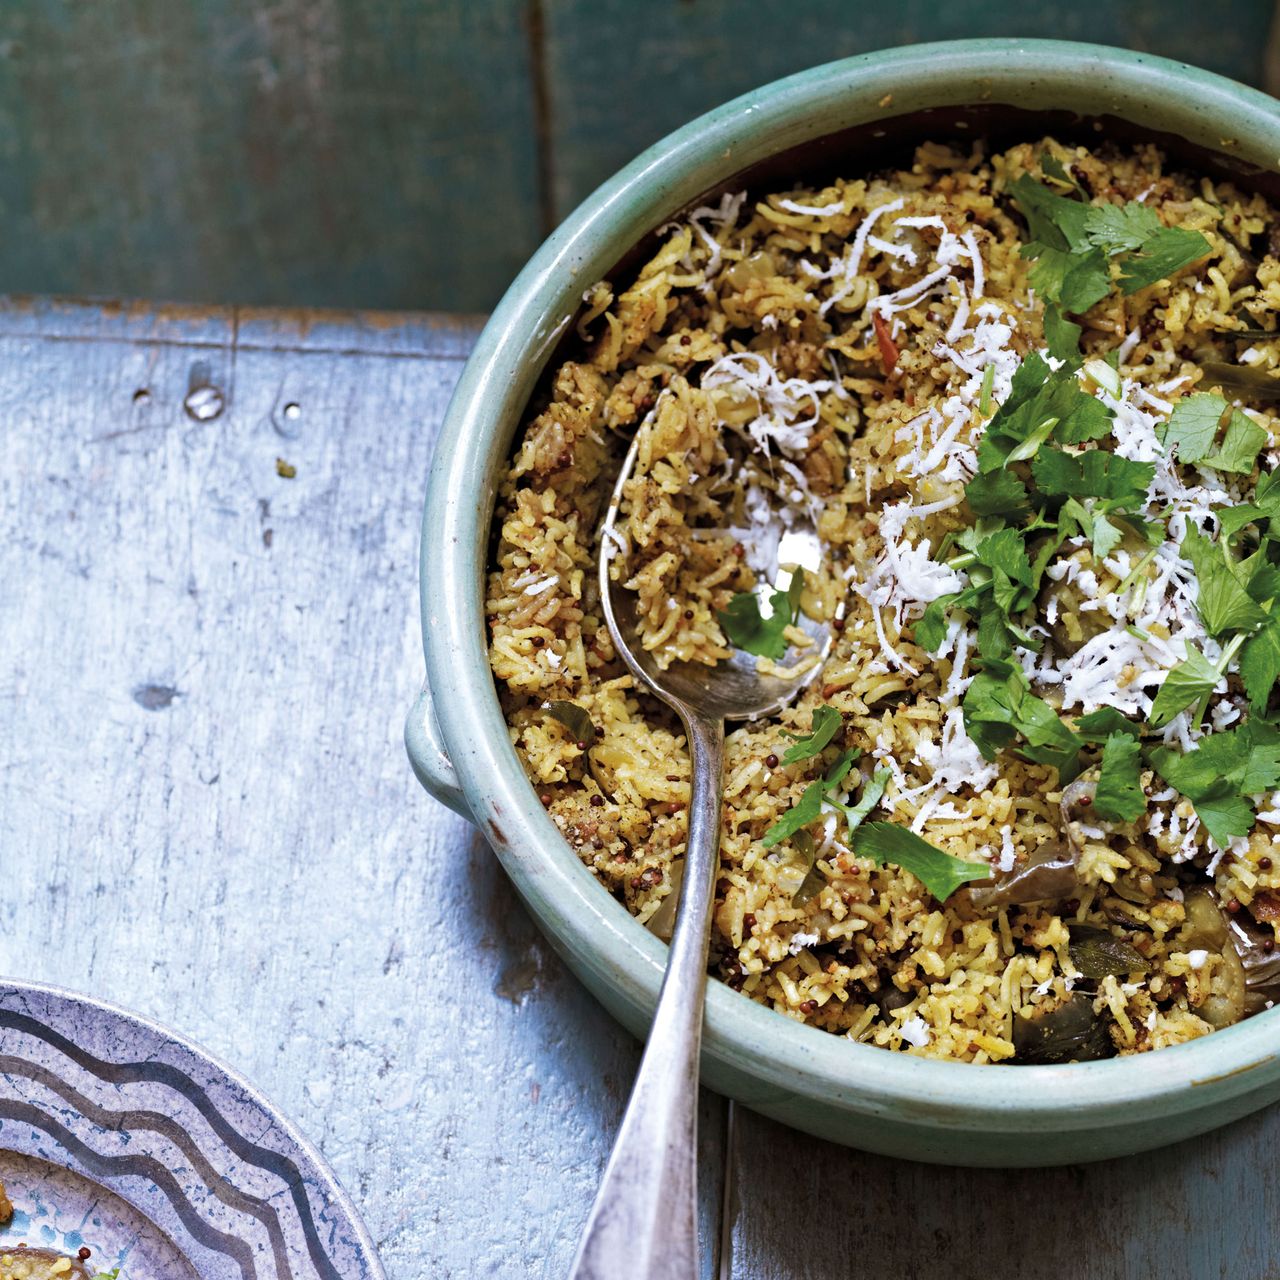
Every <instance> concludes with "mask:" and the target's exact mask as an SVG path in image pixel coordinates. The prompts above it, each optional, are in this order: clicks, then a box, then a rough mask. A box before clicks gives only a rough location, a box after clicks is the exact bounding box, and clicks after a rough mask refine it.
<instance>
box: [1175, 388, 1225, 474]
mask: <svg viewBox="0 0 1280 1280" xmlns="http://www.w3.org/2000/svg"><path fill="white" fill-rule="evenodd" d="M1226 412H1227V402H1226V401H1225V400H1224V399H1223V398H1222V397H1221V396H1218V395H1214V394H1213V393H1212V392H1210V391H1197V392H1196V393H1195V394H1194V395H1190V396H1183V398H1182V399H1181V400H1179V401H1178V403H1177V404H1175V405H1174V406H1173V412H1172V413H1171V414H1170V415H1169V421H1168V422H1166V423H1165V425H1164V427H1163V429H1162V430H1161V432H1160V443H1161V444H1163V445H1164V447H1165V448H1166V449H1171V448H1173V447H1174V446H1175V445H1176V446H1177V449H1178V460H1179V461H1180V462H1200V461H1202V460H1203V459H1204V458H1207V457H1208V456H1209V455H1210V454H1211V453H1212V452H1213V445H1214V441H1215V440H1217V438H1218V426H1219V424H1220V423H1221V421H1222V416H1223V414H1225V413H1226Z"/></svg>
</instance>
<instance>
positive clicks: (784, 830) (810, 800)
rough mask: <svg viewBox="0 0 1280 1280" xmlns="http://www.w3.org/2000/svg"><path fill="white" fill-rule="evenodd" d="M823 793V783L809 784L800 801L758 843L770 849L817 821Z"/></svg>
mask: <svg viewBox="0 0 1280 1280" xmlns="http://www.w3.org/2000/svg"><path fill="white" fill-rule="evenodd" d="M825 792H826V786H825V784H824V783H822V782H811V783H809V785H808V786H807V787H805V789H804V794H803V795H801V797H800V799H799V800H797V801H796V802H795V804H793V805H792V806H791V808H790V809H788V810H787V811H786V813H784V814H783V815H782V817H780V818H779V819H778V820H777V822H775V823H774V824H773V826H771V827H770V828H769V830H768V831H766V832H765V833H764V835H762V836H761V837H760V843H761V844H762V845H763V846H764V847H765V848H766V849H772V848H773V846H774V845H775V844H777V843H779V841H782V840H786V839H788V838H789V837H791V836H794V835H795V834H796V832H797V831H799V830H801V829H802V828H804V827H807V826H808V825H809V823H811V822H815V821H817V818H818V815H819V814H820V813H821V812H822V797H823V795H824V793H825Z"/></svg>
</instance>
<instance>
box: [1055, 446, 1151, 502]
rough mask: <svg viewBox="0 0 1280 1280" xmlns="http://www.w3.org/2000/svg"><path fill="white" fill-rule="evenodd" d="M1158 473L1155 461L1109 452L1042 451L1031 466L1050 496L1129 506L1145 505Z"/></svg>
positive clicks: (1091, 450)
mask: <svg viewBox="0 0 1280 1280" xmlns="http://www.w3.org/2000/svg"><path fill="white" fill-rule="evenodd" d="M1155 472H1156V468H1155V463H1154V462H1134V461H1132V460H1131V459H1129V458H1122V457H1120V455H1119V454H1116V453H1108V452H1107V451H1106V450H1105V449H1090V450H1088V451H1087V452H1085V453H1080V454H1070V453H1064V452H1063V451H1062V450H1061V449H1042V450H1041V451H1040V452H1039V454H1037V455H1036V457H1035V459H1034V461H1033V462H1032V463H1031V474H1032V476H1033V478H1034V479H1035V482H1036V485H1037V487H1038V488H1039V489H1040V491H1041V492H1042V493H1044V494H1045V495H1046V496H1048V497H1072V498H1101V499H1103V500H1105V501H1106V502H1109V503H1114V504H1115V505H1116V506H1126V507H1139V506H1141V505H1142V503H1143V502H1144V501H1145V499H1146V496H1147V488H1148V486H1149V485H1150V484H1151V481H1152V479H1153V478H1154V476H1155Z"/></svg>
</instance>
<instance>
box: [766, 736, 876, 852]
mask: <svg viewBox="0 0 1280 1280" xmlns="http://www.w3.org/2000/svg"><path fill="white" fill-rule="evenodd" d="M861 754H862V752H861V751H859V750H858V748H857V747H849V748H846V749H845V750H844V751H842V752H841V753H840V755H839V757H838V758H837V759H836V762H835V763H834V764H833V765H832V766H831V768H830V769H829V770H828V771H827V776H826V777H825V778H822V779H821V780H820V781H818V782H811V783H809V785H808V786H807V787H805V789H804V792H803V794H802V795H801V796H800V799H799V800H797V801H796V802H795V804H793V805H792V806H791V808H790V809H788V810H787V811H786V813H784V814H783V815H782V817H780V818H779V819H778V820H777V822H775V823H774V824H773V826H771V827H770V828H769V829H768V831H766V832H765V833H764V835H762V836H761V837H760V843H761V845H762V846H763V847H764V848H766V849H771V848H773V846H774V845H775V844H777V843H778V842H779V841H780V840H786V839H787V838H788V837H789V836H794V835H795V834H796V833H797V832H798V831H800V830H801V829H802V828H803V827H807V826H808V825H809V824H810V823H811V822H814V821H816V820H817V818H818V817H819V815H820V814H821V813H822V802H823V800H825V799H826V798H827V792H828V791H830V790H831V789H832V788H833V787H837V786H839V784H840V783H841V782H843V781H844V778H845V775H846V774H847V773H848V772H849V768H850V766H851V765H852V764H853V762H854V761H855V760H856V759H857V758H858V757H859V756H860V755H861Z"/></svg>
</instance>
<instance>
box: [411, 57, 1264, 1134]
mask: <svg viewBox="0 0 1280 1280" xmlns="http://www.w3.org/2000/svg"><path fill="white" fill-rule="evenodd" d="M979 101H981V102H984V103H986V102H992V103H996V104H1004V105H1010V106H1024V107H1030V108H1032V109H1042V110H1048V109H1063V108H1066V109H1068V110H1072V111H1076V112H1078V113H1080V114H1082V115H1085V116H1095V115H1103V114H1110V115H1115V116H1119V117H1121V118H1123V119H1125V120H1128V121H1131V122H1133V123H1135V124H1137V125H1139V126H1144V127H1148V128H1151V129H1153V130H1162V131H1164V132H1168V133H1175V134H1178V135H1180V136H1181V137H1183V138H1186V139H1187V140H1189V141H1191V142H1193V143H1196V144H1198V145H1201V146H1205V147H1208V148H1210V149H1211V150H1214V151H1217V152H1221V153H1224V154H1227V155H1231V156H1234V157H1235V158H1237V159H1240V160H1243V161H1245V162H1247V163H1251V164H1253V165H1255V166H1257V167H1259V168H1264V169H1272V170H1273V169H1276V168H1277V167H1280V103H1278V102H1277V101H1276V100H1275V99H1273V98H1271V97H1269V96H1267V95H1266V94H1263V93H1261V92H1259V91H1258V90H1254V89H1250V88H1248V87H1246V86H1244V85H1241V84H1238V83H1236V82H1235V81H1232V80H1228V79H1226V78H1225V77H1223V76H1219V75H1216V74H1214V73H1212V72H1208V71H1204V70H1202V69H1200V68H1196V67H1192V66H1188V65H1187V64H1184V63H1179V62H1174V61H1171V60H1169V59H1164V58H1158V57H1155V56H1152V55H1148V54H1145V53H1136V52H1132V51H1129V50H1122V49H1114V48H1110V47H1107V46H1102V45H1091V44H1080V43H1075V42H1068V41H1055V40H1022V39H1000V40H991V39H981V40H958V41H943V42H937V43H933V44H921V45H908V46H903V47H899V48H895V49H888V50H881V51H877V52H873V53H869V54H862V55H859V56H857V57H853V58H847V59H843V60H841V61H838V62H831V63H826V64H823V65H821V66H817V67H814V68H811V69H809V70H806V71H802V72H799V73H797V74H795V75H792V76H788V77H786V78H784V79H781V80H776V81H773V82H772V83H769V84H766V85H764V86H762V87H760V88H758V89H755V90H752V91H751V92H749V93H746V94H743V95H742V96H740V97H738V98H735V99H734V100H732V101H731V102H729V103H727V104H725V105H724V106H721V107H719V108H716V109H715V110H713V111H710V112H708V113H706V114H704V115H702V116H699V117H698V118H696V119H695V120H693V121H692V122H690V123H689V124H687V125H685V126H684V127H683V128H681V129H678V130H676V131H675V132H674V133H671V134H669V135H668V136H667V137H665V138H663V139H662V140H661V141H659V142H657V143H656V144H654V145H653V146H652V147H650V148H649V149H648V150H646V151H645V152H643V153H642V154H641V155H640V156H638V157H637V158H636V159H635V160H634V161H632V162H631V163H630V164H629V165H627V166H626V167H624V168H623V169H622V170H620V171H619V172H618V173H617V174H616V175H615V176H614V177H612V178H611V179H609V180H608V181H607V182H605V183H604V184H603V185H602V186H600V187H599V188H598V189H597V190H596V191H595V192H594V193H593V194H592V195H590V196H589V197H588V198H587V199H586V200H585V201H583V203H582V204H581V205H579V207H578V208H577V209H576V210H575V211H574V213H572V214H571V215H570V216H569V217H568V218H567V219H566V220H565V221H564V222H563V223H562V224H561V226H560V227H559V228H558V229H557V230H556V231H555V232H554V233H553V234H552V235H551V236H550V237H549V238H548V239H547V240H546V241H545V242H544V244H543V245H542V246H541V247H540V248H539V249H538V251H537V252H536V253H535V254H534V256H533V257H532V258H531V259H530V261H529V263H528V265H527V266H526V267H525V268H524V270H523V271H522V272H521V273H520V275H519V276H518V277H517V278H516V280H515V282H514V283H513V284H512V285H511V287H510V288H509V289H508V291H507V293H506V295H505V296H504V297H503V299H502V300H501V302H500V303H499V305H498V306H497V308H496V309H495V310H494V312H493V314H492V316H491V317H490V319H489V321H488V323H487V324H486V325H485V328H484V330H483V331H482V332H481V334H480V336H479V339H478V340H477V343H476V345H475V348H474V349H473V352H472V355H471V357H470V359H469V361H468V363H467V365H466V367H465V369H464V370H463V373H462V375H461V377H460V379H459V381H458V383H457V386H456V388H455V391H454V395H453V398H452V400H451V402H450V406H449V409H448V412H447V414H446V416H445V420H444V423H443V425H442V428H441V432H440V437H439V441H438V444H437V448H436V452H435V457H434V459H433V464H432V469H431V477H430V484H429V489H428V496H427V503H426V508H425V511H424V515H423V526H422V547H421V607H422V627H423V645H424V650H425V654H426V661H427V678H428V684H429V686H430V688H431V693H432V699H433V702H434V704H435V711H436V716H437V719H438V723H439V728H440V731H441V734H442V737H443V739H444V743H445V745H446V748H447V751H448V754H449V756H450V759H451V760H452V762H453V766H454V769H455V771H456V773H457V775H458V778H459V781H460V785H461V788H462V791H463V793H464V795H465V797H466V800H467V803H468V806H469V807H470V809H471V811H472V814H473V816H474V818H475V820H476V822H477V823H478V825H479V826H480V827H481V829H482V830H483V831H484V832H485V834H486V835H487V836H488V838H489V840H490V842H491V843H492V844H493V845H494V847H495V849H496V851H497V852H498V854H499V857H500V858H501V859H502V861H503V863H504V865H505V866H506V868H507V870H508V872H509V874H510V875H511V876H512V878H513V879H514V881H515V883H516V886H517V888H518V889H519V891H520V893H521V894H522V896H523V897H524V898H525V900H526V902H527V903H528V904H529V905H530V907H531V908H532V909H533V911H534V913H535V915H537V916H538V917H539V920H540V923H541V924H542V927H543V928H544V929H545V930H547V931H549V932H550V934H551V936H552V938H553V941H554V942H555V943H556V945H557V946H559V947H560V948H561V949H563V950H564V951H566V952H567V953H568V954H569V956H570V958H571V960H573V961H576V962H578V963H579V964H581V965H583V966H585V967H586V968H587V969H588V970H590V971H593V972H594V973H595V974H596V976H598V977H600V978H601V980H602V981H604V982H606V983H607V984H608V986H609V987H610V989H611V992H612V994H613V996H614V999H615V1007H616V1008H618V1009H619V1010H620V1011H621V1013H622V1016H623V1017H624V1020H625V1021H628V1022H629V1023H630V1025H631V1026H632V1027H633V1029H637V1030H642V1029H643V1028H644V1027H647V1025H648V1021H649V1019H650V1017H651V1015H652V1010H653V1007H654V1004H655V1002H656V999H657V994H658V988H659V985H660V983H661V979H662V974H663V966H664V964H665V951H666V948H665V945H664V944H663V943H661V942H659V940H658V939H657V938H655V937H654V936H653V935H652V934H650V933H649V932H648V930H646V929H645V928H644V927H643V926H642V925H640V924H639V923H637V922H636V921H635V920H634V919H633V918H632V917H631V916H630V914H629V913H628V912H627V911H626V909H625V907H623V906H622V905H621V904H620V903H618V902H617V901H616V900H615V899H614V898H613V897H612V896H611V895H610V894H608V893H605V892H603V891H602V890H601V887H600V885H599V883H598V881H596V879H595V878H594V877H593V876H592V875H591V873H590V872H589V871H588V870H587V868H586V867H585V866H584V865H583V863H582V862H581V861H580V860H579V859H578V857H577V855H576V854H575V853H574V852H573V851H572V849H571V848H570V846H569V845H568V843H567V842H566V841H565V840H564V838H563V836H562V835H561V833H560V831H559V830H558V829H557V828H556V826H555V825H554V823H553V822H552V821H551V819H550V817H549V816H548V814H547V813H546V811H545V810H544V809H543V808H542V806H541V804H540V803H539V802H538V799H537V796H536V794H535V792H534V788H533V786H532V784H531V783H530V782H529V780H528V779H527V778H526V776H525V774H524V772H523V769H522V768H521V766H520V763H519V760H518V757H517V756H516V753H515V751H514V748H513V747H512V745H511V742H510V739H509V737H508V733H507V728H506V724H505V721H504V720H503V718H502V714H501V710H500V708H499V704H498V698H497V693H496V689H495V686H494V682H493V679H492V675H491V673H490V671H489V667H488V661H487V650H486V646H487V641H486V638H485V631H484V618H483V584H484V574H485V563H486V558H487V544H488V537H487V536H486V535H487V531H488V528H489V518H490V515H491V512H492V508H493V501H494V495H495V487H496V482H497V475H498V470H499V468H500V466H501V464H502V463H503V462H505V459H506V457H507V452H508V449H509V445H510V442H511V439H512V437H513V434H514V431H515V429H516V425H517V422H518V420H519V418H520V416H521V414H522V412H523V410H524V407H525V404H526V402H527V400H528V396H529V393H530V391H531V389H532V386H533V384H534V382H535V381H536V378H537V376H538V375H539V374H540V373H541V371H542V369H543V367H544V365H545V363H546V361H547V359H548V358H549V356H550V354H551V352H552V351H553V350H554V348H555V345H556V343H557V341H558V339H559V337H560V336H561V335H562V334H563V332H564V331H565V329H566V328H567V326H568V324H569V323H570V320H571V317H572V315H573V313H574V312H575V310H576V308H577V305H578V301H579V299H580V297H581V294H582V290H583V287H584V286H585V285H588V284H590V283H593V282H594V280H595V279H598V278H599V275H598V274H597V273H599V272H602V271H606V270H608V269H609V268H610V267H611V266H612V265H613V263H614V262H616V261H617V259H618V258H620V257H621V256H622V252H624V251H625V250H626V249H628V248H630V247H631V245H633V244H634V243H636V242H637V241H638V240H639V239H640V238H641V236H642V235H643V234H644V233H646V232H648V231H649V230H651V229H652V228H654V227H656V226H659V225H660V224H661V223H662V222H663V221H665V220H666V218H668V217H669V216H670V215H671V214H672V213H673V212H675V211H677V210H679V209H680V208H682V207H684V206H686V205H687V203H688V202H689V200H691V199H693V198H695V197H696V196H698V195H700V194H702V193H703V192H705V191H707V190H710V189H712V188H713V187H715V186H716V185H717V184H718V183H719V182H722V181H725V180H727V179H729V178H731V177H732V176H733V175H734V173H736V172H738V171H740V170H742V169H745V168H747V167H748V166H750V165H751V164H753V163H755V162H756V161H758V160H760V159H763V158H765V157H767V156H769V155H772V154H775V153H776V152H778V151H779V150H783V149H786V148H787V147H789V146H795V145H798V144H799V143H802V142H805V141H810V140H812V139H814V138H817V137H821V136H824V135H827V134H830V133H833V132H836V131H837V130H838V129H839V128H841V127H847V126H849V125H855V124H863V123H868V122H873V121H875V120H877V119H887V118H890V117H893V116H898V115H902V114H906V113H909V112H911V111H915V110H921V109H927V108H931V107H948V106H959V105H969V104H973V103H975V102H979ZM477 492H478V493H479V495H480V501H479V503H477V501H476V496H475V495H476V494H477ZM1277 1017H1280V1010H1276V1011H1272V1012H1269V1013H1265V1014H1261V1015H1258V1016H1256V1017H1254V1018H1250V1019H1247V1020H1246V1021H1244V1022H1242V1023H1239V1024H1237V1025H1236V1026H1234V1027H1230V1028H1226V1029H1224V1030H1222V1031H1218V1032H1215V1033H1214V1034H1212V1035H1210V1036H1207V1037H1204V1038H1202V1039H1200V1040H1196V1041H1192V1042H1190V1043H1187V1044H1183V1045H1178V1046H1172V1047H1169V1048H1166V1049H1162V1050H1160V1051H1158V1052H1156V1053H1154V1054H1150V1053H1148V1054H1138V1055H1133V1056H1129V1057H1121V1058H1112V1059H1108V1060H1105V1061H1102V1062H1090V1063H1072V1064H1067V1065H1062V1066H1038V1067H1034V1068H1024V1069H1023V1070H1021V1071H1018V1072H1015V1073H1012V1074H1011V1073H1010V1072H1009V1071H983V1070H978V1069H975V1068H974V1066H973V1065H972V1064H968V1063H956V1062H949V1061H941V1060H934V1059H927V1058H919V1057H915V1056H913V1055H910V1054H899V1053H891V1052H886V1051H884V1050H883V1049H880V1048H878V1047H876V1046H872V1045H866V1044H858V1043H853V1042H850V1041H848V1040H846V1039H845V1038H844V1037H839V1036H832V1035H830V1034H829V1033H827V1032H823V1031H819V1030H818V1029H816V1028H813V1027H809V1026H806V1025H804V1024H802V1023H798V1022H796V1021H794V1020H792V1019H790V1018H787V1017H786V1016H784V1015H781V1014H778V1013H776V1012H774V1011H773V1010H771V1009H768V1008H766V1007H764V1006H763V1005H759V1004H757V1003H756V1002H754V1001H752V1000H750V999H749V998H748V997H745V996H743V995H741V994H739V993H736V992H733V991H731V990H730V989H729V988H728V987H726V986H724V985H723V984H721V983H718V982H711V983H710V984H709V988H708V993H707V1013H706V1023H705V1030H704V1042H703V1054H704V1057H703V1067H704V1070H706V1068H707V1067H708V1066H709V1065H712V1064H714V1065H717V1066H725V1067H728V1068H730V1069H732V1070H734V1071H736V1072H738V1073H740V1074H741V1075H745V1076H747V1077H750V1078H752V1079H753V1080H754V1082H755V1083H757V1084H758V1085H759V1086H760V1096H761V1097H762V1098H764V1097H768V1096H777V1095H778V1094H783V1095H791V1096H794V1095H800V1096H803V1097H806V1098H809V1099H811V1100H813V1101H814V1102H816V1103H820V1104H827V1105H836V1106H840V1107H842V1108H844V1109H846V1110H849V1111H852V1112H857V1113H862V1114H866V1115H869V1116H870V1115H884V1116H893V1117H897V1118H899V1119H901V1118H903V1117H906V1118H908V1119H914V1120H915V1121H916V1122H917V1123H920V1124H922V1125H927V1126H938V1127H953V1128H968V1129H979V1128H985V1129H988V1130H993V1131H1003V1130H1009V1131H1017V1130H1025V1129H1026V1128H1027V1127H1028V1126H1029V1125H1032V1124H1042V1125H1046V1126H1048V1127H1051V1128H1053V1129H1055V1130H1057V1131H1064V1130H1074V1129H1084V1128H1091V1127H1097V1126H1098V1125H1099V1124H1100V1123H1102V1124H1107V1123H1110V1124H1120V1123H1132V1122H1134V1121H1137V1120H1140V1119H1143V1118H1149V1117H1155V1116H1158V1115H1160V1114H1163V1113H1165V1112H1167V1111H1169V1110H1170V1109H1171V1108H1173V1107H1180V1108H1198V1107H1202V1106H1206V1105H1209V1104H1210V1103H1214V1104H1216V1103H1218V1102H1221V1101H1224V1100H1225V1099H1227V1098H1230V1097H1234V1096H1237V1095H1240V1094H1243V1093H1246V1092H1249V1091H1251V1090H1253V1089H1256V1088H1258V1087H1259V1086H1260V1085H1262V1084H1263V1083H1267V1082H1270V1081H1271V1080H1273V1079H1275V1078H1277V1077H1280V1049H1278V1047H1277V1046H1278V1045H1280V1040H1278V1038H1277V1036H1276V1035H1275V1030H1276V1018H1277ZM748 1101H750V1099H748Z"/></svg>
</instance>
